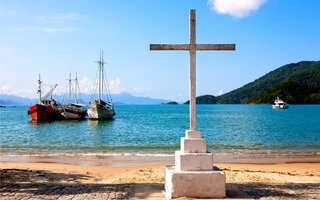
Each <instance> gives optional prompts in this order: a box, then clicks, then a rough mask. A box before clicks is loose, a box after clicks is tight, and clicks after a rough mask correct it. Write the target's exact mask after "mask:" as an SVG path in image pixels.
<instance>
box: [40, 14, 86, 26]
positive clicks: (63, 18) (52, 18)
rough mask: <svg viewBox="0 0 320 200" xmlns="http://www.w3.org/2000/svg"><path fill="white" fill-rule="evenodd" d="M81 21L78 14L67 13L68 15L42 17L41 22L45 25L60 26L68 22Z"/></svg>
mask: <svg viewBox="0 0 320 200" xmlns="http://www.w3.org/2000/svg"><path fill="white" fill-rule="evenodd" d="M78 19H80V16H79V15H78V14H77V13H66V14H62V13H60V14H57V15H53V16H47V17H40V20H41V21H42V22H45V23H53V24H59V23H63V22H66V21H75V20H78Z"/></svg>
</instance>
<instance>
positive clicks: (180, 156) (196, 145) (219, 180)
mask: <svg viewBox="0 0 320 200" xmlns="http://www.w3.org/2000/svg"><path fill="white" fill-rule="evenodd" d="M195 15H196V11H195V10H190V43H189V44H151V45H150V50H184V51H189V54H190V130H186V137H182V138H181V145H180V150H179V151H176V152H175V165H174V166H166V167H165V190H166V195H167V199H171V198H179V197H194V198H204V199H207V198H223V197H225V196H226V177H225V174H224V172H223V171H221V170H220V169H219V168H217V167H213V157H212V154H211V153H209V152H207V143H206V139H205V138H202V137H201V132H200V131H199V130H197V126H196V51H197V50H198V51H203V50H235V48H236V45H235V44H196V16H195Z"/></svg>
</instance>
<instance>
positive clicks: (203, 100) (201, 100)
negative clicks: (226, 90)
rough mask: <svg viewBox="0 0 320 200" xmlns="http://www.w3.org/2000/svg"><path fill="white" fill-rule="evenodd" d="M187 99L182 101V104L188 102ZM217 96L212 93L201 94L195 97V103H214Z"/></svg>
mask: <svg viewBox="0 0 320 200" xmlns="http://www.w3.org/2000/svg"><path fill="white" fill-rule="evenodd" d="M189 103H190V102H189V100H188V101H186V102H184V104H189ZM216 103H217V97H215V96H213V95H202V96H198V97H197V98H196V104H216Z"/></svg>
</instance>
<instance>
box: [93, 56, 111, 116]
mask: <svg viewBox="0 0 320 200" xmlns="http://www.w3.org/2000/svg"><path fill="white" fill-rule="evenodd" d="M97 63H98V64H99V69H98V90H99V92H98V94H99V96H98V99H96V100H94V101H93V102H91V103H89V106H88V116H89V118H90V119H109V120H110V119H113V116H115V115H116V113H115V111H114V106H113V104H112V99H111V97H110V92H109V90H108V87H107V92H106V93H105V94H107V95H105V96H107V98H105V99H108V100H103V98H104V93H103V91H104V86H107V82H106V79H105V76H104V66H103V65H104V61H103V52H101V51H100V59H99V61H97Z"/></svg>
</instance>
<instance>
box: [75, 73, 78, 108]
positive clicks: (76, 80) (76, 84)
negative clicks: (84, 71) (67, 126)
mask: <svg viewBox="0 0 320 200" xmlns="http://www.w3.org/2000/svg"><path fill="white" fill-rule="evenodd" d="M77 86H78V75H77V70H76V78H75V79H74V102H75V103H77Z"/></svg>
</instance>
